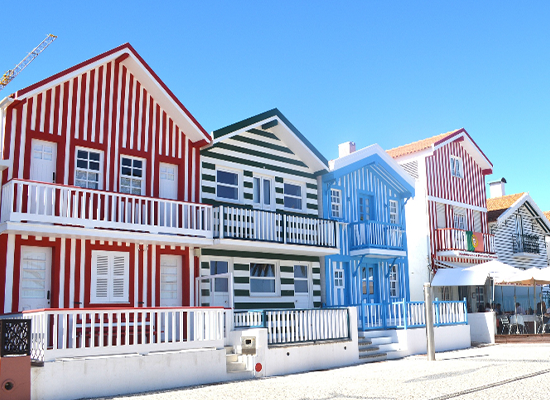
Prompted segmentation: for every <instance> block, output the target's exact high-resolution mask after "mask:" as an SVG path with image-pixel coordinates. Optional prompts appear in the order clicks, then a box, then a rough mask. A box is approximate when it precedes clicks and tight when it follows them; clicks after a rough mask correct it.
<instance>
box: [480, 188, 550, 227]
mask: <svg viewBox="0 0 550 400" xmlns="http://www.w3.org/2000/svg"><path fill="white" fill-rule="evenodd" d="M521 206H525V207H526V208H527V210H528V211H529V213H530V214H531V216H532V217H533V219H534V220H535V221H537V223H538V224H539V225H540V227H541V228H542V230H543V231H545V232H546V233H547V234H550V221H549V220H548V217H547V216H546V215H545V213H543V212H542V211H541V209H540V208H539V207H538V206H537V203H535V201H534V200H533V199H532V198H531V196H530V195H529V193H528V192H523V193H516V194H509V195H506V196H502V197H495V198H492V199H488V200H487V219H488V222H495V221H496V222H497V223H498V224H499V225H500V224H501V223H503V222H504V221H506V219H508V218H509V217H510V216H512V214H513V213H515V212H516V211H517V210H518V209H519V208H520V207H521Z"/></svg>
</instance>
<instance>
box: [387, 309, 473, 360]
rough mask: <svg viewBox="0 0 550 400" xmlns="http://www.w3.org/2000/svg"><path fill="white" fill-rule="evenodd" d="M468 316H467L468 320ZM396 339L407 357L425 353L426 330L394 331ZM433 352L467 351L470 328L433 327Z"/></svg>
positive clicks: (453, 326) (467, 326)
mask: <svg viewBox="0 0 550 400" xmlns="http://www.w3.org/2000/svg"><path fill="white" fill-rule="evenodd" d="M469 317H470V314H468V318H469ZM394 332H396V336H397V339H398V340H399V344H400V345H401V348H402V350H404V351H405V352H406V353H407V354H408V355H413V354H425V353H426V352H427V348H428V346H427V339H426V328H417V329H403V330H398V331H394ZM434 339H435V351H449V350H459V349H467V348H469V347H470V346H471V339H470V326H469V325H452V326H438V327H434Z"/></svg>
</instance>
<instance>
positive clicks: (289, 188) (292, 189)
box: [283, 182, 303, 210]
mask: <svg viewBox="0 0 550 400" xmlns="http://www.w3.org/2000/svg"><path fill="white" fill-rule="evenodd" d="M302 193H303V190H302V186H301V185H296V184H293V183H286V182H285V184H284V187H283V194H284V207H285V208H290V209H293V210H301V209H302V202H303V201H302Z"/></svg>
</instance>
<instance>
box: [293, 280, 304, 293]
mask: <svg viewBox="0 0 550 400" xmlns="http://www.w3.org/2000/svg"><path fill="white" fill-rule="evenodd" d="M294 292H295V293H307V281H306V280H299V281H294Z"/></svg>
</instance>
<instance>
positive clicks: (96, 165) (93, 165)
mask: <svg viewBox="0 0 550 400" xmlns="http://www.w3.org/2000/svg"><path fill="white" fill-rule="evenodd" d="M90 169H92V170H94V171H99V163H98V162H95V161H90Z"/></svg>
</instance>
